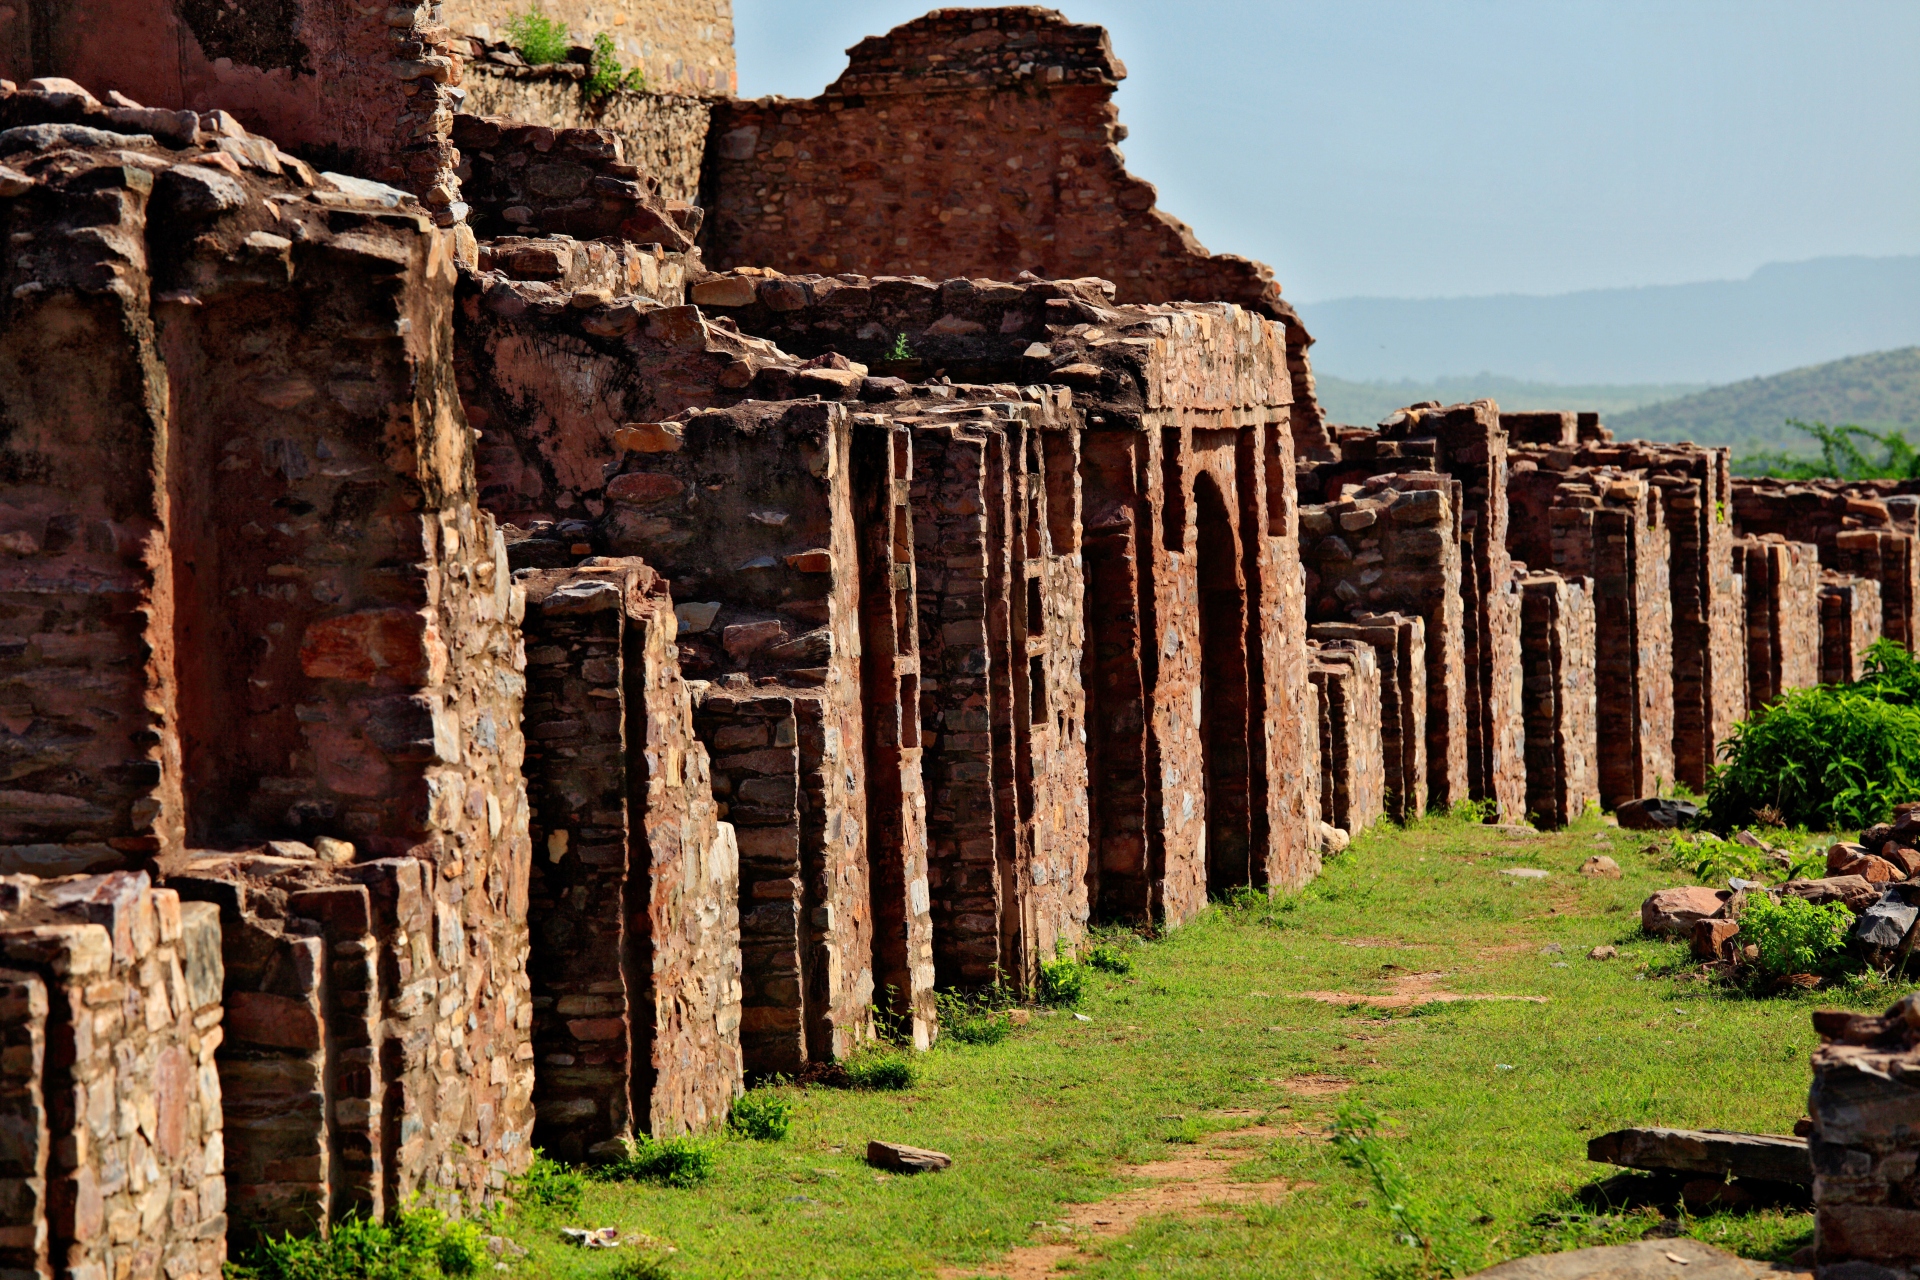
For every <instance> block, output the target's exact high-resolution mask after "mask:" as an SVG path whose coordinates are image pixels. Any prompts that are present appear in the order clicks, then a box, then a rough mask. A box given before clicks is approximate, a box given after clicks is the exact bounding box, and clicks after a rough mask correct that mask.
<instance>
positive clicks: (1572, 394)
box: [1314, 373, 1706, 427]
mask: <svg viewBox="0 0 1920 1280" xmlns="http://www.w3.org/2000/svg"><path fill="white" fill-rule="evenodd" d="M1314 381H1315V384H1316V385H1317V387H1318V392H1319V399H1320V407H1321V408H1322V409H1323V410H1325V411H1326V414H1327V416H1328V417H1329V418H1330V419H1331V420H1333V421H1334V422H1345V423H1351V424H1353V425H1355V426H1363V427H1364V426H1372V425H1373V424H1374V423H1376V422H1379V421H1380V420H1381V419H1382V418H1385V417H1386V416H1387V415H1389V414H1391V413H1392V412H1393V411H1394V410H1395V409H1399V408H1402V407H1404V406H1406V405H1410V404H1417V403H1419V402H1420V401H1422V400H1438V401H1439V402H1440V403H1441V404H1459V403H1461V402H1463V401H1466V400H1480V399H1483V398H1484V399H1492V400H1498V401H1499V402H1500V407H1501V408H1502V409H1587V410H1594V411H1597V412H1599V413H1601V414H1603V415H1605V416H1606V417H1607V418H1608V420H1611V419H1612V418H1613V417H1614V415H1616V414H1620V413H1625V412H1626V411H1627V410H1629V409H1638V408H1639V407H1640V406H1642V405H1648V404H1653V403H1655V402H1656V401H1661V400H1675V399H1678V398H1679V397H1681V396H1687V395H1692V394H1693V393H1694V392H1696V391H1704V390H1706V387H1705V386H1703V385H1701V384H1700V383H1697V382H1694V383H1688V382H1680V383H1673V382H1667V383H1656V384H1653V385H1650V386H1640V387H1617V386H1592V387H1564V386H1561V385H1560V384H1558V383H1553V382H1527V381H1524V380H1522V379H1520V378H1503V377H1500V376H1499V375H1498V374H1492V373H1482V374H1476V375H1475V376H1473V377H1471V378H1435V379H1433V380H1432V381H1430V382H1415V381H1413V380H1412V379H1405V380H1402V381H1400V382H1348V381H1346V380H1345V379H1342V378H1329V377H1324V376H1321V375H1319V374H1318V373H1316V374H1315V377H1314Z"/></svg>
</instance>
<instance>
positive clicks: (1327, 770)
mask: <svg viewBox="0 0 1920 1280" xmlns="http://www.w3.org/2000/svg"><path fill="white" fill-rule="evenodd" d="M1312 660H1313V666H1312V669H1311V672H1310V678H1311V679H1312V680H1313V687H1314V690H1315V692H1316V694H1317V695H1318V702H1319V707H1320V812H1321V815H1322V817H1321V820H1322V821H1324V822H1328V823H1331V824H1332V825H1333V826H1336V827H1338V828H1340V829H1341V830H1342V831H1345V832H1347V833H1348V834H1350V835H1357V834H1359V833H1360V832H1362V831H1364V830H1366V829H1367V828H1368V827H1370V826H1372V825H1373V824H1374V823H1376V822H1378V821H1379V820H1380V817H1381V814H1382V813H1383V811H1384V804H1383V799H1382V792H1383V791H1384V789H1385V768H1384V766H1383V763H1382V759H1381V735H1380V703H1381V697H1380V667H1379V664H1378V662H1377V661H1376V659H1375V658H1374V651H1373V646H1372V645H1370V644H1368V643H1366V642H1365V641H1361V640H1327V641H1323V642H1317V643H1316V644H1315V645H1314V648H1313V655H1312Z"/></svg>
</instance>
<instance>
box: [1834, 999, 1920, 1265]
mask: <svg viewBox="0 0 1920 1280" xmlns="http://www.w3.org/2000/svg"><path fill="white" fill-rule="evenodd" d="M1917 1005H1920V1001H1916V999H1915V998H1914V997H1913V996H1908V997H1907V998H1905V999H1904V1000H1901V1001H1900V1002H1899V1003H1897V1004H1895V1005H1894V1006H1893V1007H1892V1008H1891V1009H1889V1010H1887V1013H1886V1015H1885V1016H1884V1017H1879V1018H1875V1017H1871V1016H1867V1015H1863V1014H1857V1013H1845V1012H1841V1011H1838V1010H1833V1011H1825V1010H1823V1011H1821V1012H1819V1013H1816V1014H1814V1015H1813V1025H1814V1029H1815V1030H1816V1031H1817V1032H1819V1033H1820V1036H1821V1040H1822V1043H1821V1045H1820V1047H1819V1048H1817V1049H1815V1050H1814V1052H1813V1088H1812V1089H1811V1090H1810V1091H1809V1093H1808V1096H1807V1114H1808V1115H1809V1116H1810V1117H1811V1118H1812V1120H1813V1133H1812V1136H1811V1137H1810V1138H1809V1140H1808V1146H1809V1147H1810V1149H1811V1151H1812V1155H1813V1205H1814V1248H1815V1250H1816V1255H1817V1258H1818V1264H1819V1274H1821V1275H1823V1276H1851V1275H1871V1276H1875V1277H1893V1278H1894V1280H1913V1278H1914V1277H1916V1276H1920V1191H1917V1190H1916V1187H1915V1183H1914V1166H1915V1162H1916V1159H1920V1089H1916V1088H1915V1087H1914V1085H1915V1081H1916V1078H1920V1007H1916V1006H1917Z"/></svg>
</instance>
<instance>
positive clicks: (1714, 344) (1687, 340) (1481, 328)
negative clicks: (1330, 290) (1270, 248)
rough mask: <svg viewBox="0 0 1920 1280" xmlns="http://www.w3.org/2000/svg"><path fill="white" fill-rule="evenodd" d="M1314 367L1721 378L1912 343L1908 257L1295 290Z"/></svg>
mask: <svg viewBox="0 0 1920 1280" xmlns="http://www.w3.org/2000/svg"><path fill="white" fill-rule="evenodd" d="M1300 313H1301V315H1302V317H1303V318H1304V319H1305V320H1306V323H1307V328H1308V329H1310V330H1311V331H1312V332H1313V335H1314V337H1315V338H1316V339H1317V342H1316V343H1315V345H1314V348H1313V364H1314V370H1315V372H1316V373H1317V374H1321V375H1328V376H1331V377H1334V378H1345V379H1349V380H1352V381H1359V382H1368V381H1383V380H1397V379H1401V378H1411V379H1416V380H1420V381H1430V380H1435V379H1440V378H1449V379H1451V378H1456V377H1459V376H1461V375H1462V374H1464V373H1465V372H1466V371H1467V370H1471V369H1493V370H1498V371H1499V372H1500V373H1501V374H1503V375H1505V376H1507V377H1510V378H1516V379H1530V380H1533V381H1536V382H1548V383H1567V384H1576V383H1585V384H1613V385H1620V384H1630V383H1632V384H1643V383H1674V382H1683V383H1695V384H1702V383H1723V382H1734V381H1736V380H1738V379H1741V378H1753V377H1757V376H1761V375H1764V374H1768V373H1772V372H1774V371H1775V370H1779V369H1792V368H1797V367H1799V366H1802V365H1810V364H1818V363H1820V362H1822V361H1827V360H1838V359H1840V358H1842V357H1844V356H1848V355H1851V354H1853V353H1855V352H1859V351H1886V350H1889V349H1891V348H1894V347H1905V346H1911V345H1913V344H1915V343H1920V256H1911V257H1898V258H1820V259H1816V260H1814V261H1811V262H1795V263H1784V264H1781V263H1776V264H1773V265H1770V266H1765V267H1762V268H1760V269H1759V270H1758V271H1756V272H1754V273H1753V275H1751V276H1750V277H1748V278H1747V279H1745V280H1726V281H1715V282H1709V283H1704V284H1682V285H1660V286H1654V287H1649V288H1644V289H1596V290H1590V291H1588V292H1585V293H1569V294H1562V295H1559V296H1557V297H1524V296H1521V295H1518V294H1508V295H1502V296H1498V297H1485V298H1423V299H1414V298H1341V299H1335V300H1332V301H1329V302H1315V303H1302V304H1301V305H1300Z"/></svg>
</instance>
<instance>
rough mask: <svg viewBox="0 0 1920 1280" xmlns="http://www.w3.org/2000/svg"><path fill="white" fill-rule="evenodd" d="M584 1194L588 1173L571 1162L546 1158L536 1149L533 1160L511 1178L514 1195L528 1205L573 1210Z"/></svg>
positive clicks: (560, 1210) (577, 1206)
mask: <svg viewBox="0 0 1920 1280" xmlns="http://www.w3.org/2000/svg"><path fill="white" fill-rule="evenodd" d="M586 1194H587V1175H586V1174H584V1173H582V1172H581V1171H580V1170H578V1169H576V1168H574V1167H573V1166H571V1165H566V1164H562V1163H560V1162H559V1161H558V1160H549V1159H547V1157H546V1156H544V1155H542V1154H541V1153H540V1152H539V1151H537V1150H536V1151H535V1152H534V1153H533V1164H532V1165H531V1166H530V1167H529V1168H528V1169H527V1171H526V1172H525V1173H523V1174H521V1175H520V1176H519V1178H517V1179H516V1180H515V1181H514V1185H513V1196H514V1199H516V1200H518V1201H519V1202H520V1204H521V1205H522V1206H524V1207H526V1208H530V1209H551V1210H553V1211H554V1212H556V1213H572V1212H573V1211H574V1210H576V1209H578V1208H579V1207H580V1201H581V1200H582V1199H583V1198H584V1197H585V1196H586Z"/></svg>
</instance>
